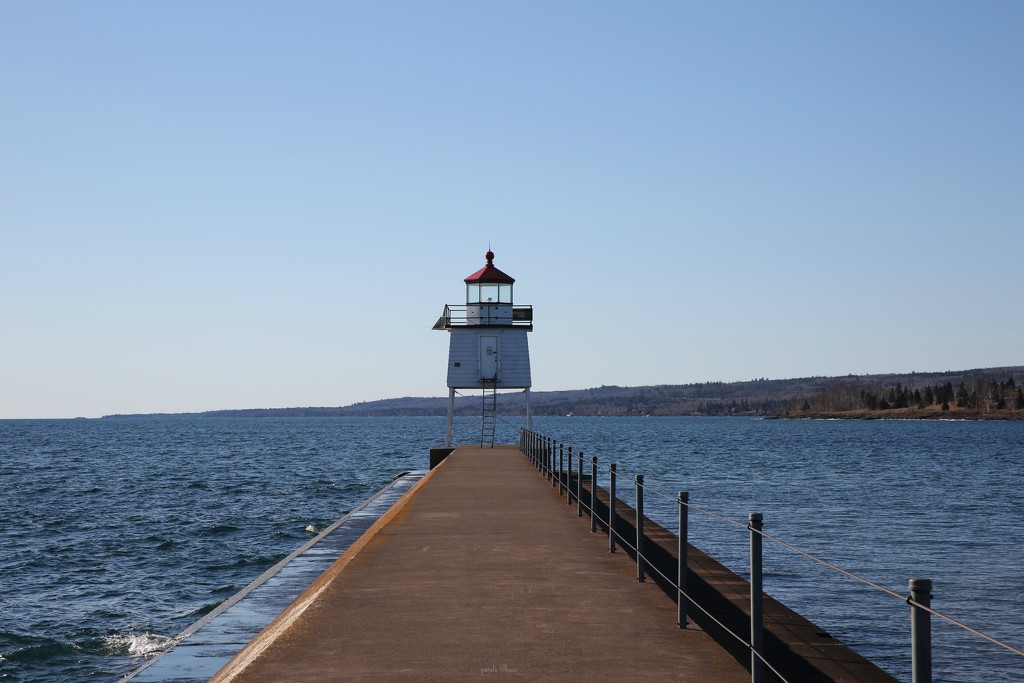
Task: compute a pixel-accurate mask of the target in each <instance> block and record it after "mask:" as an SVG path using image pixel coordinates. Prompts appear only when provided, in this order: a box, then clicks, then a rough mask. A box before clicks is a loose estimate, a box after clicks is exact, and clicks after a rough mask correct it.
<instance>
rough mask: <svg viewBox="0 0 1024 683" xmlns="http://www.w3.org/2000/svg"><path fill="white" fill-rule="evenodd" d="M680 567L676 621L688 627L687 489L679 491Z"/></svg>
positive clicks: (688, 516) (688, 496) (688, 517)
mask: <svg viewBox="0 0 1024 683" xmlns="http://www.w3.org/2000/svg"><path fill="white" fill-rule="evenodd" d="M677 502H678V503H679V549H678V552H679V569H678V572H677V573H676V586H678V588H679V595H678V596H677V597H678V601H677V603H676V623H677V624H678V626H679V628H686V626H687V624H688V623H689V622H687V620H686V612H687V611H688V610H689V608H690V598H689V596H688V595H687V592H686V591H687V587H686V580H687V578H688V576H689V573H690V572H689V569H688V560H687V549H688V547H689V543H690V539H689V536H690V494H689V493H687V492H686V491H680V492H679V499H678V501H677Z"/></svg>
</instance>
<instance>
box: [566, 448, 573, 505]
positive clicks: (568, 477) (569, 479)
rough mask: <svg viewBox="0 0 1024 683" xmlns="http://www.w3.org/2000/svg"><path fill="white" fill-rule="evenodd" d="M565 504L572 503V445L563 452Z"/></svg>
mask: <svg viewBox="0 0 1024 683" xmlns="http://www.w3.org/2000/svg"><path fill="white" fill-rule="evenodd" d="M565 504H566V505H572V446H569V451H568V452H567V453H566V454H565Z"/></svg>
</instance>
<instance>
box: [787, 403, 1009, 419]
mask: <svg viewBox="0 0 1024 683" xmlns="http://www.w3.org/2000/svg"><path fill="white" fill-rule="evenodd" d="M778 418H779V419H780V420H971V421H976V422H982V421H986V420H998V421H1003V422H1007V421H1009V422H1013V421H1018V420H1024V411H1021V410H1018V411H1011V410H996V411H991V412H986V411H984V410H971V409H969V408H956V407H953V406H950V409H949V410H942V409H941V408H940V407H939V406H930V407H927V408H891V409H888V410H868V409H867V408H863V409H859V410H844V411H838V412H834V413H831V412H821V411H807V412H803V411H789V412H787V413H784V414H782V415H779V416H778Z"/></svg>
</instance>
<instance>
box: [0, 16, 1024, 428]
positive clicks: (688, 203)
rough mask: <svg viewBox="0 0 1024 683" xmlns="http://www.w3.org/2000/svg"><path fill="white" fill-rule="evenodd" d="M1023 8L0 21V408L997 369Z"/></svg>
mask: <svg viewBox="0 0 1024 683" xmlns="http://www.w3.org/2000/svg"><path fill="white" fill-rule="evenodd" d="M1022 35H1024V3H1021V2H1017V1H1016V0H1014V1H1008V2H997V1H989V0H985V1H982V2H931V1H929V2H898V3H891V2H856V3H852V2H851V3H836V2H811V1H809V0H808V1H804V2H795V1H787V0H782V1H779V2H762V1H760V0H758V1H755V2H682V1H679V2H644V3H620V2H594V1H591V0H588V1H585V2H583V1H581V2H568V1H565V2H515V3H501V4H499V3H493V2H475V1H473V2H471V1H466V2H358V3H357V2H312V1H307V2H301V3H285V2H274V3H268V2H252V1H248V0H247V1H245V2H214V3H209V2H185V1H183V2H177V1H176V2H170V1H167V2H102V1H101V2H70V1H68V2H49V1H40V2H13V1H12V2H4V3H0V92H2V93H3V95H2V106H0V237H2V239H0V292H2V295H3V303H2V308H0V310H2V317H0V417H5V418H15V417H73V416H79V415H82V416H98V415H102V414H108V413H113V412H156V411H169V412H179V411H193V410H207V409H217V408H247V407H283V406H309V405H312V406H320V405H329V406H333V405H345V404H349V403H353V402H356V401H363V400H374V399H379V398H389V397H398V396H437V395H443V394H445V392H446V389H445V364H446V359H447V343H448V339H447V335H446V334H445V333H443V332H433V331H431V330H430V326H431V324H432V323H433V322H434V320H435V319H436V318H437V316H438V315H439V314H440V312H441V309H442V306H443V305H444V304H445V303H461V302H462V301H463V300H464V286H463V283H462V280H463V278H464V277H466V276H467V275H469V274H470V273H472V272H473V271H475V270H476V269H478V268H479V267H481V266H482V265H483V254H484V252H485V251H486V250H487V246H488V243H489V244H490V245H491V246H492V247H493V249H494V251H495V253H496V254H497V258H496V261H495V263H496V265H497V266H498V267H499V268H501V269H502V270H504V271H506V272H508V273H509V274H511V275H513V276H514V277H515V278H516V279H517V283H516V290H515V293H516V300H517V303H529V304H533V305H534V307H535V316H536V330H535V332H534V333H533V334H532V335H531V338H530V342H531V354H532V357H533V377H534V383H535V384H534V390H549V389H571V388H584V387H590V386H599V385H602V384H620V385H640V384H666V383H671V384H676V383H689V382H700V381H713V380H722V381H731V380H746V379H751V378H755V377H769V378H785V377H799V376H808V375H836V374H847V373H858V374H860V373H875V372H890V371H892V372H899V371H912V370H916V371H932V370H946V369H963V368H972V367H988V366H997V365H1012V364H1021V363H1024V316H1022V306H1021V298H1022V297H1021V292H1022V269H1021V262H1022V258H1024V136H1022V131H1024V41H1022V40H1021V36H1022Z"/></svg>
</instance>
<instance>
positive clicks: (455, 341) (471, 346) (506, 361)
mask: <svg viewBox="0 0 1024 683" xmlns="http://www.w3.org/2000/svg"><path fill="white" fill-rule="evenodd" d="M449 334H450V335H451V339H450V341H449V343H448V386H449V387H450V388H455V389H470V388H479V387H480V386H481V382H480V337H481V336H496V337H498V387H499V388H501V387H505V388H509V389H525V388H527V387H529V386H531V380H530V347H529V343H528V342H527V339H526V334H527V332H526V330H523V329H514V328H510V329H502V328H500V327H475V328H466V329H453V330H451V331H450V332H449ZM456 364H458V367H456Z"/></svg>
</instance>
